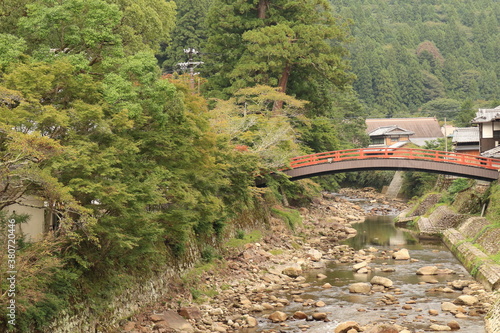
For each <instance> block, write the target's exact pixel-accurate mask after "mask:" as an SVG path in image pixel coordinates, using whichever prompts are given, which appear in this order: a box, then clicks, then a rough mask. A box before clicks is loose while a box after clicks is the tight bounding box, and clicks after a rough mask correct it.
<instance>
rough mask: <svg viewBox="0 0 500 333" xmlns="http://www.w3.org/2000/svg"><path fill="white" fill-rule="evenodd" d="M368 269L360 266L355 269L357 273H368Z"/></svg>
mask: <svg viewBox="0 0 500 333" xmlns="http://www.w3.org/2000/svg"><path fill="white" fill-rule="evenodd" d="M369 272H370V270H369V269H368V268H366V267H363V268H361V269H360V270H359V271H357V272H356V273H357V274H368V273H369Z"/></svg>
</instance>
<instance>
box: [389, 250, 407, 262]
mask: <svg viewBox="0 0 500 333" xmlns="http://www.w3.org/2000/svg"><path fill="white" fill-rule="evenodd" d="M392 257H393V258H394V259H396V260H409V259H410V253H409V252H408V250H407V249H401V250H399V251H397V252H394V253H393V254H392Z"/></svg>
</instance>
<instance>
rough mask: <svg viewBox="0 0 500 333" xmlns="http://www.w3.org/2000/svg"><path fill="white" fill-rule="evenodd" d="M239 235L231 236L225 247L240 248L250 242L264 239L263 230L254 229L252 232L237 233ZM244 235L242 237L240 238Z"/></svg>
mask: <svg viewBox="0 0 500 333" xmlns="http://www.w3.org/2000/svg"><path fill="white" fill-rule="evenodd" d="M237 236H238V237H235V238H231V239H230V240H228V241H227V242H225V243H224V247H228V248H240V247H243V246H244V245H245V244H248V243H255V242H258V241H260V240H261V239H262V232H261V231H260V230H253V231H252V232H249V233H245V234H243V235H241V234H237ZM240 237H242V238H240Z"/></svg>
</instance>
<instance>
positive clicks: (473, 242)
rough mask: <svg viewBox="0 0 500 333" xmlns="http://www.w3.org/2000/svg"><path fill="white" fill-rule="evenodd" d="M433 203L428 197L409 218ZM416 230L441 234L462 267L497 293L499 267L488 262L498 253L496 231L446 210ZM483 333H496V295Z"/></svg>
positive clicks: (499, 307) (499, 316) (499, 329)
mask: <svg viewBox="0 0 500 333" xmlns="http://www.w3.org/2000/svg"><path fill="white" fill-rule="evenodd" d="M436 202H437V197H435V196H429V197H428V198H426V200H424V201H423V202H422V203H420V205H419V207H417V209H416V210H415V211H414V213H413V214H411V216H415V215H417V214H415V213H418V214H420V215H424V214H426V213H427V210H428V209H429V208H430V207H432V204H433V203H436ZM418 226H419V228H423V229H427V230H422V231H423V232H428V233H439V232H440V233H442V238H443V241H444V243H445V244H446V245H447V246H448V248H449V249H450V250H451V251H452V252H453V254H454V255H455V256H456V257H457V258H458V259H459V260H460V261H461V262H462V264H463V265H464V267H466V268H467V270H468V271H469V272H471V274H472V275H473V276H474V277H475V278H476V280H477V281H479V282H480V283H482V284H483V285H484V286H485V288H486V289H488V290H500V265H498V264H496V263H495V262H494V261H493V260H491V259H490V258H489V256H490V255H492V254H497V253H498V252H499V251H500V242H499V240H500V228H498V227H495V226H492V225H491V222H490V221H488V220H487V219H485V218H483V217H468V216H467V215H464V214H457V213H455V212H453V211H452V210H451V209H449V208H447V207H446V206H440V207H438V208H437V209H436V210H435V211H434V212H433V213H432V214H431V215H430V216H429V217H428V218H423V217H422V218H421V219H420V220H419V222H418ZM485 320H486V323H485V327H486V332H488V333H500V294H499V298H498V301H497V302H496V303H495V305H494V306H493V308H492V310H491V311H490V313H489V314H488V315H487V316H486V319H485Z"/></svg>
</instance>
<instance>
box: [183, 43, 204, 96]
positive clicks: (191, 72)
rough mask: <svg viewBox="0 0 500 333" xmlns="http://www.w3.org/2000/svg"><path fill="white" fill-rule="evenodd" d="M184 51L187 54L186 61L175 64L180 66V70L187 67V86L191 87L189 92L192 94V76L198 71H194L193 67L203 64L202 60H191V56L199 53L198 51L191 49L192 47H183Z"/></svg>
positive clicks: (193, 91)
mask: <svg viewBox="0 0 500 333" xmlns="http://www.w3.org/2000/svg"><path fill="white" fill-rule="evenodd" d="M184 53H186V54H187V55H188V62H179V63H178V64H177V65H178V66H180V67H181V69H182V70H187V69H188V68H189V76H190V78H189V88H190V89H191V92H192V93H193V94H194V93H195V90H194V76H195V75H196V74H199V73H195V72H194V69H195V68H196V67H198V66H199V65H202V64H203V61H193V56H194V55H195V54H199V53H200V52H199V51H197V50H195V49H193V48H187V49H184Z"/></svg>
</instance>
